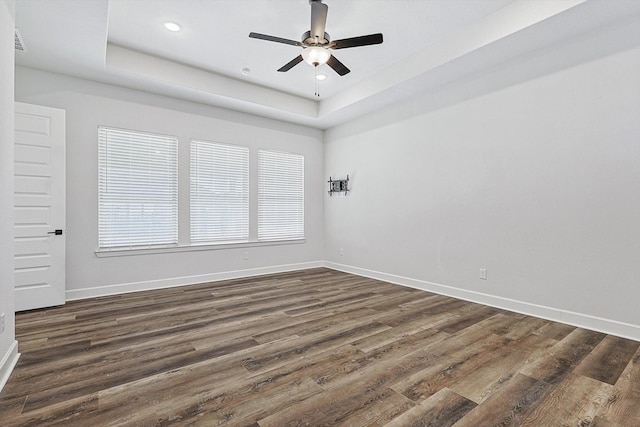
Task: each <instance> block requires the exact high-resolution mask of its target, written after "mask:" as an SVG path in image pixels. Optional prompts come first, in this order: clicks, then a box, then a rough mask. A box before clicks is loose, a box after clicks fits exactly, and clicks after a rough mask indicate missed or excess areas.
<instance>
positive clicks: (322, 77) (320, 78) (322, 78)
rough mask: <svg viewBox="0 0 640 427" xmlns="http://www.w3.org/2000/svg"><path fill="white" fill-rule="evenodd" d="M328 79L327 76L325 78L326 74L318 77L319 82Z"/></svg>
mask: <svg viewBox="0 0 640 427" xmlns="http://www.w3.org/2000/svg"><path fill="white" fill-rule="evenodd" d="M326 78H327V76H325V75H324V74H318V75H317V76H316V79H318V80H324V79H326Z"/></svg>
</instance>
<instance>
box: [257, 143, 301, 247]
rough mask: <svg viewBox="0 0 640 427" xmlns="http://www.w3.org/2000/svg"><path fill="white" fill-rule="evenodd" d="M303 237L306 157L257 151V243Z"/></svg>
mask: <svg viewBox="0 0 640 427" xmlns="http://www.w3.org/2000/svg"><path fill="white" fill-rule="evenodd" d="M303 237H304V157H303V156H301V155H299V154H292V153H281V152H276V151H266V150H259V151H258V240H287V239H301V238H303Z"/></svg>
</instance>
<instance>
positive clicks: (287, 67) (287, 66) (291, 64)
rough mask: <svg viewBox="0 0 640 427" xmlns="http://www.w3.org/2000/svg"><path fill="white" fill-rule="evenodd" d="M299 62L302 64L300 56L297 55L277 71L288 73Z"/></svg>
mask: <svg viewBox="0 0 640 427" xmlns="http://www.w3.org/2000/svg"><path fill="white" fill-rule="evenodd" d="M301 62H302V55H298V56H296V57H295V58H293V59H292V60H291V61H289V62H287V63H286V64H284V65H283V66H282V67H280V68H278V71H280V72H282V73H283V72H285V71H289V70H290V69H292V68H293V67H294V66H296V65H298V64H299V63H301Z"/></svg>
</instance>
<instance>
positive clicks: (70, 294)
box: [65, 261, 324, 301]
mask: <svg viewBox="0 0 640 427" xmlns="http://www.w3.org/2000/svg"><path fill="white" fill-rule="evenodd" d="M318 267H324V262H323V261H315V262H304V263H298V264H283V265H277V266H270V267H260V268H251V269H246V270H234V271H224V272H219V273H209V274H199V275H195V276H184V277H173V278H169V279H159V280H147V281H143V282H131V283H121V284H116V285H107V286H96V287H92V288H84V289H69V290H67V291H66V293H65V299H66V301H74V300H79V299H87V298H95V297H103V296H108V295H119V294H127V293H131V292H140V291H150V290H154V289H164V288H173V287H177V286H186V285H195V284H198V283H207V282H217V281H220V280H229V279H238V278H242V277H251V276H262V275H265V274H274V273H284V272H287V271H295V270H307V269H310V268H318Z"/></svg>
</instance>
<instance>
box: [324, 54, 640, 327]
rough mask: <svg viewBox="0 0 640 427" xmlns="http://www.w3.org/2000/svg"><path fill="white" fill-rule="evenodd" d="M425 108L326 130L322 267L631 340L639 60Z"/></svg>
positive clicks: (638, 217)
mask: <svg viewBox="0 0 640 427" xmlns="http://www.w3.org/2000/svg"><path fill="white" fill-rule="evenodd" d="M532 65H534V66H535V65H536V64H532ZM505 67H508V65H505ZM487 79H488V80H490V79H491V77H490V76H488V77H487ZM482 83H483V81H482V79H479V80H478V81H477V82H476V84H482ZM428 96H429V94H426V95H424V97H425V98H426V97H428ZM427 104H429V102H425V103H424V105H427ZM433 104H434V103H433V102H432V103H431V104H430V106H429V107H428V108H425V110H424V111H411V106H412V105H420V102H417V101H413V104H410V103H407V104H405V105H398V106H395V107H394V108H391V109H388V110H385V111H383V112H379V113H378V115H374V116H373V117H368V118H363V119H361V120H359V121H357V122H354V123H350V124H348V125H344V126H342V127H338V128H335V129H332V130H329V131H327V132H326V135H325V175H326V176H329V175H331V176H333V177H341V176H344V175H346V174H349V175H350V178H351V184H352V192H351V193H350V194H349V195H348V196H347V197H343V198H332V199H329V198H328V197H326V196H325V197H326V199H325V224H326V225H325V227H326V228H325V259H326V260H328V262H329V263H330V264H329V265H331V266H333V267H335V268H339V269H343V270H346V271H352V272H356V273H360V274H364V275H369V276H373V277H379V278H383V279H387V280H391V281H395V282H398V283H404V284H407V285H411V286H416V287H420V288H423V289H432V290H436V291H438V292H443V293H447V294H450V295H454V296H458V297H462V298H467V299H471V300H475V301H480V302H484V303H488V304H492V305H497V306H502V307H505V308H510V309H514V310H517V311H522V312H528V313H532V314H536V315H540V316H542V317H547V318H552V319H556V320H560V321H565V322H567V323H573V324H579V325H583V326H587V327H591V328H595V329H600V330H606V331H608V332H612V333H617V334H619V335H625V336H630V337H632V338H635V339H640V310H639V309H638V304H639V301H640V48H634V49H631V50H627V51H624V52H620V53H616V54H614V55H610V56H606V57H603V58H600V59H597V60H592V61H589V62H586V63H583V64H581V65H577V66H574V67H572V68H568V69H565V70H561V71H557V72H554V73H551V74H547V75H544V76H539V77H537V78H534V79H531V80H529V81H525V82H521V83H517V84H514V85H512V86H510V87H505V88H502V89H499V90H496V91H494V92H492V93H488V94H484V95H482V96H478V97H475V98H473V99H468V100H464V101H461V102H458V103H456V104H453V105H448V106H443V107H441V108H435V109H434V108H432V105H433ZM435 104H437V102H435ZM381 115H385V116H395V117H397V116H401V115H405V116H407V118H406V119H404V120H399V121H396V122H394V123H390V124H389V123H387V124H384V125H378V124H377V123H379V122H380V121H382V122H384V120H380V118H381ZM341 248H342V249H343V250H344V255H342V256H341V255H340V249H341ZM480 268H486V269H487V270H488V279H487V280H486V281H485V280H479V269H480Z"/></svg>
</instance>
